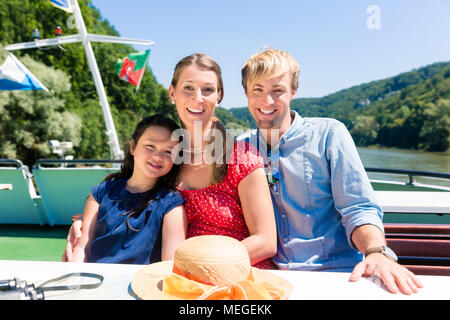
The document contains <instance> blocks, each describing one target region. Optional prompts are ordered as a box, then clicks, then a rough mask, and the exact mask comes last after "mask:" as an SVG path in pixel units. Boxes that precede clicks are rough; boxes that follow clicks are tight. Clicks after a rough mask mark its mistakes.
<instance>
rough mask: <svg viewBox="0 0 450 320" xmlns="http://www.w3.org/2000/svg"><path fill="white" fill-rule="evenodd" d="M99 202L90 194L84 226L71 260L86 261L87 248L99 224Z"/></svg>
mask: <svg viewBox="0 0 450 320" xmlns="http://www.w3.org/2000/svg"><path fill="white" fill-rule="evenodd" d="M98 208H99V204H98V202H97V201H96V200H95V199H94V197H93V196H92V194H91V195H89V198H88V199H87V201H86V206H85V207H84V212H83V228H82V230H81V238H80V239H78V241H77V242H76V244H75V246H74V248H73V252H72V257H71V258H69V262H84V261H85V260H86V249H87V248H89V244H90V242H91V241H92V239H93V238H94V236H95V226H96V224H97V213H98Z"/></svg>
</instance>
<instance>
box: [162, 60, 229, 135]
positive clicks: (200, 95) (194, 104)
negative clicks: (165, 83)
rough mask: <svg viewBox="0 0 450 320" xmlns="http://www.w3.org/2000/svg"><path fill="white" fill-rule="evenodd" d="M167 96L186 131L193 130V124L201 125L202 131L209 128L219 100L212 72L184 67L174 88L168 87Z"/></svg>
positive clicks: (194, 67) (216, 84)
mask: <svg viewBox="0 0 450 320" xmlns="http://www.w3.org/2000/svg"><path fill="white" fill-rule="evenodd" d="M169 95H170V99H171V100H172V101H173V102H174V103H175V104H176V108H177V112H178V115H179V117H180V119H181V121H182V122H183V124H184V126H185V127H186V129H187V130H190V131H191V130H193V129H194V125H195V124H197V125H201V128H202V130H204V129H205V128H208V127H211V123H212V122H211V118H212V115H213V114H214V110H215V108H216V106H217V104H218V102H219V100H220V98H221V93H220V92H219V90H218V79H217V75H216V73H215V72H214V71H210V70H207V69H203V68H200V67H198V66H197V65H195V64H193V65H190V66H188V67H185V68H184V69H183V70H182V72H181V74H180V77H179V79H178V83H177V86H176V88H175V87H174V86H173V85H170V87H169Z"/></svg>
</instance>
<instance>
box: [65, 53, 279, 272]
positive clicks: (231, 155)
mask: <svg viewBox="0 0 450 320" xmlns="http://www.w3.org/2000/svg"><path fill="white" fill-rule="evenodd" d="M223 92H224V91H223V81H222V76H221V70H220V67H219V66H218V64H217V63H216V62H215V61H214V60H213V59H211V58H210V57H209V56H207V55H205V54H193V55H190V56H188V57H185V58H183V59H182V60H181V61H180V62H179V63H178V64H177V65H176V67H175V71H174V75H173V79H172V82H171V85H170V87H169V96H170V99H171V100H172V103H173V104H175V105H176V109H177V113H178V115H179V117H180V120H181V123H182V124H183V128H184V132H185V134H184V138H185V140H184V143H185V145H184V148H185V149H183V150H182V155H183V163H182V164H181V168H180V173H179V175H178V178H177V186H178V191H180V193H181V195H182V196H183V198H184V199H185V208H186V215H187V219H188V233H187V236H188V237H192V236H196V235H202V234H220V235H227V236H231V237H234V238H236V239H238V240H241V241H242V243H243V244H244V246H245V247H246V249H247V250H248V253H249V256H250V261H251V263H252V265H255V266H257V267H260V268H271V267H272V264H271V262H270V260H267V258H269V257H271V256H273V255H274V254H275V253H276V249H277V248H276V225H275V218H274V212H273V206H272V201H271V197H270V192H269V188H268V185H267V181H266V176H265V172H264V167H263V161H262V158H261V157H260V156H259V155H258V154H257V152H256V150H252V148H251V146H250V145H249V144H246V143H244V142H234V141H233V140H232V139H230V138H228V137H227V136H226V134H225V128H224V127H223V125H222V123H221V122H220V121H219V120H218V119H217V118H216V117H215V116H214V111H215V109H216V108H217V106H218V104H219V103H220V101H221V100H222V98H223ZM217 132H220V133H221V134H217ZM211 159H212V160H211ZM75 229H77V228H76V227H75ZM75 231H76V230H75ZM73 233H74V232H72V231H71V232H70V233H69V237H68V245H67V251H66V252H69V251H71V247H72V242H74V241H75V240H73Z"/></svg>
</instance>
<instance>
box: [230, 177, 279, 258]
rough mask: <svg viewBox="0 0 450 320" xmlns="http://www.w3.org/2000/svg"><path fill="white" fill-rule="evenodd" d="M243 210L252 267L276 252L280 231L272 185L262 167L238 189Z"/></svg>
mask: <svg viewBox="0 0 450 320" xmlns="http://www.w3.org/2000/svg"><path fill="white" fill-rule="evenodd" d="M238 192H239V198H240V200H241V205H242V211H243V213H244V219H245V222H246V224H247V228H248V230H249V232H250V237H248V238H246V239H244V240H242V243H243V244H244V245H245V247H246V248H247V251H248V253H249V255H250V262H251V264H255V263H256V262H259V261H261V260H264V259H267V258H270V257H272V256H274V255H275V254H276V252H277V228H276V224H275V215H274V211H273V205H272V199H271V196H270V190H269V186H268V184H267V179H266V175H265V172H264V169H263V168H258V169H255V170H254V171H252V172H251V173H250V174H249V175H247V176H246V177H245V178H244V179H242V181H241V182H240V183H239V186H238Z"/></svg>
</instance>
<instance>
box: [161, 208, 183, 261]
mask: <svg viewBox="0 0 450 320" xmlns="http://www.w3.org/2000/svg"><path fill="white" fill-rule="evenodd" d="M186 233H187V217H186V211H185V210H184V206H183V205H179V206H177V207H175V208H173V209H172V210H170V211H169V212H167V213H166V215H165V216H164V220H163V226H162V244H161V260H163V261H164V260H173V256H174V253H175V249H176V248H177V247H178V245H179V244H180V243H181V242H183V241H184V240H185V239H186Z"/></svg>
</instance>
